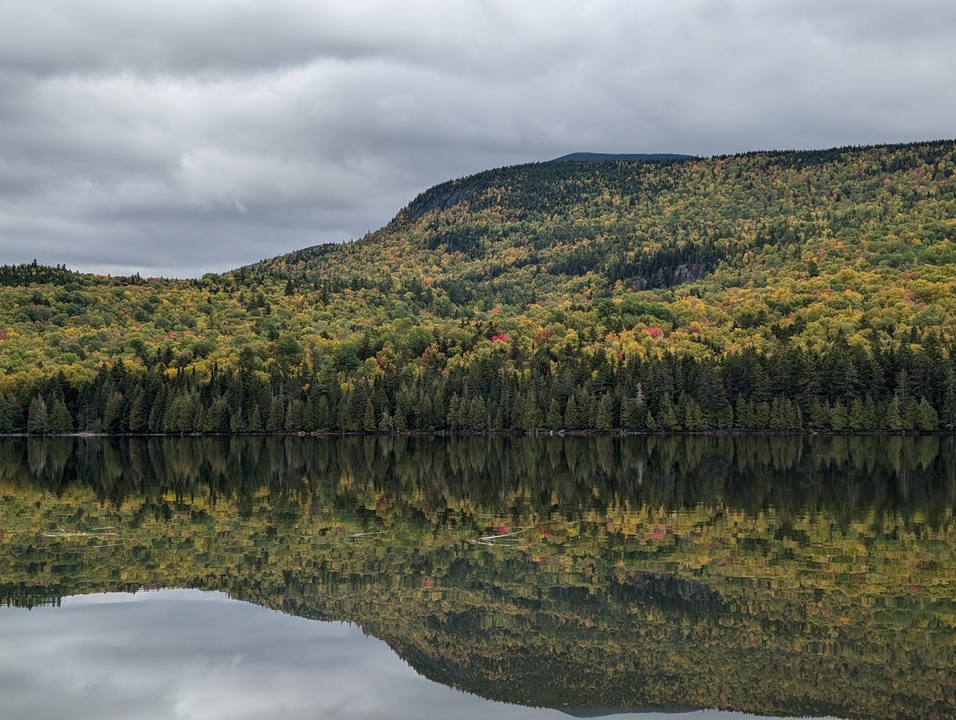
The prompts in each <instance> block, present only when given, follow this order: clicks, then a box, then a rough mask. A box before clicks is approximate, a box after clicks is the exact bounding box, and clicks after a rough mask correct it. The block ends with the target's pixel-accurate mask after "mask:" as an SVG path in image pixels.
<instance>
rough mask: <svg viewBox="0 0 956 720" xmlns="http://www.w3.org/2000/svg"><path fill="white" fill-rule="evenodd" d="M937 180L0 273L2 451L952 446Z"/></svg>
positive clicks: (913, 163) (869, 158)
mask: <svg viewBox="0 0 956 720" xmlns="http://www.w3.org/2000/svg"><path fill="white" fill-rule="evenodd" d="M954 172H956V143H954V142H953V141H939V142H927V143H913V144H908V145H892V146H877V147H862V148H838V149H831V150H823V151H805V152H755V153H748V154H743V155H735V156H726V157H715V158H709V159H698V158H691V159H685V160H677V161H668V162H548V163H537V164H530V165H519V166H515V167H507V168H498V169H493V170H488V171H486V172H482V173H478V174H476V175H473V176H470V177H466V178H460V179H456V180H451V181H449V182H446V183H442V184H440V185H437V186H435V187H433V188H431V189H429V190H426V191H425V192H423V193H422V194H421V195H419V196H418V197H417V198H415V199H414V200H413V201H412V202H411V203H409V204H408V205H407V206H406V207H405V208H403V209H402V210H401V211H399V212H398V214H397V215H396V216H395V218H394V219H393V220H392V221H391V222H390V223H389V224H388V225H386V226H385V227H383V228H382V229H380V230H378V231H376V232H374V233H370V234H369V235H367V236H366V237H364V238H362V239H360V240H358V241H354V242H349V243H343V244H339V245H323V246H318V247H312V248H306V249H303V250H300V251H297V252H293V253H290V254H288V255H283V256H280V257H277V258H272V259H270V260H265V261H263V262H260V263H256V264H254V265H250V266H247V267H243V268H239V269H237V270H235V271H233V272H230V273H225V274H223V275H209V276H205V277H204V278H202V279H201V280H194V281H168V282H167V281H143V280H142V279H140V278H130V279H117V278H112V279H110V278H98V277H93V276H85V275H77V274H74V273H71V272H69V271H68V270H66V269H65V268H42V267H37V266H35V265H34V266H17V267H7V268H4V269H0V283H2V284H3V285H4V287H2V288H0V342H2V343H3V346H2V347H3V350H4V352H3V353H2V354H0V373H2V375H0V431H3V430H4V429H5V430H7V431H10V430H18V429H19V430H29V429H30V405H31V404H33V401H34V400H37V401H40V400H42V401H43V405H45V406H46V407H45V408H44V407H40V405H39V404H37V406H36V407H35V408H34V413H33V416H34V419H35V422H34V423H33V425H32V427H33V428H34V431H38V432H43V431H51V430H55V429H66V428H70V429H99V430H108V431H112V432H119V431H143V430H145V429H151V430H156V431H178V432H184V431H196V430H199V431H213V430H216V431H229V430H240V431H242V430H260V429H261V430H286V429H287V430H305V431H311V430H323V431H339V430H350V431H363V430H365V431H367V430H373V429H374V430H406V429H407V430H423V431H434V430H442V429H446V430H455V431H462V430H464V431H488V430H517V431H529V430H542V429H543V430H562V429H563V430H575V431H607V430H615V429H626V430H639V431H646V430H682V431H696V430H707V429H741V430H767V429H771V430H776V431H796V430H804V429H813V430H830V431H851V430H891V431H901V430H902V431H905V430H934V429H939V428H953V427H954V426H956V366H954V361H953V359H954V358H956V352H954V351H956V345H954V342H956V296H954V292H953V291H954V289H956V284H954V281H953V278H954V277H956V247H954V244H953V240H954V234H956V178H954ZM240 375H242V377H244V378H245V379H244V380H240ZM237 384H238V385H237ZM160 388H165V396H162V397H160ZM237 388H239V389H237ZM187 396H189V397H190V398H191V399H184V398H186V397H187ZM240 396H241V399H240ZM137 397H139V404H138V405H137V409H136V412H135V413H134V404H136V398H137ZM171 397H177V398H180V399H182V400H183V403H185V404H184V405H183V407H182V408H180V410H181V412H180V411H179V410H177V411H175V412H174V411H173V409H172V406H173V404H174V403H172V401H171V400H170V398H171ZM110 398H112V399H113V401H114V402H113V405H112V410H111V411H110V412H108V413H107V407H106V405H107V403H109V401H110ZM159 400H161V401H162V402H161V403H159V405H157V403H158V401H159ZM217 401H219V402H218V404H217ZM214 405H216V407H217V409H216V411H215V413H213V418H214V419H210V413H211V412H212V409H213V406H214ZM300 405H301V407H300ZM54 406H56V408H57V410H58V413H59V421H58V422H56V423H54V422H53V419H52V415H53V407H54ZM61 406H62V407H61ZM64 409H65V410H66V413H64V412H63V410H64ZM44 410H45V412H44ZM256 413H257V414H258V417H256ZM67 414H69V418H67ZM290 414H291V416H292V419H291V420H290V419H289V416H290ZM180 415H183V416H184V417H187V418H188V419H187V420H182V419H178V418H179V416H180ZM150 416H152V419H150ZM144 418H145V419H144Z"/></svg>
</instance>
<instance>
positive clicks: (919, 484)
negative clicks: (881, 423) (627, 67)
mask: <svg viewBox="0 0 956 720" xmlns="http://www.w3.org/2000/svg"><path fill="white" fill-rule="evenodd" d="M954 508H956V448H954V445H953V443H952V441H951V440H949V439H939V438H684V439H673V438H649V439H648V438H624V439H607V438H602V439H583V438H528V439H520V440H508V439H500V438H495V439H487V438H481V439H468V440H432V439H407V438H405V439H376V438H372V439H356V438H346V439H337V440H329V439H313V438H286V439H271V438H270V439H265V438H246V439H238V438H228V439H149V440H123V441H119V440H103V439H50V440H45V441H41V440H30V441H27V440H25V439H5V440H0V601H2V602H3V605H4V606H3V607H0V649H2V652H0V697H2V698H3V700H2V708H0V717H12V718H33V717H36V718H47V717H50V718H53V717H56V718H62V717H71V718H85V717H90V718H92V717H96V718H111V717H117V718H119V717H124V718H126V717H144V718H150V717H157V718H158V717H164V718H165V717H173V716H175V717H188V718H204V719H205V718H218V717H223V718H236V717H243V718H245V717H248V718H267V717H279V716H281V717H285V718H298V717H303V718H305V717H310V718H315V717H339V718H366V717H368V718H372V717H389V718H403V717H409V718H411V717H416V718H423V717H424V718H430V717H435V718H438V717H460V718H487V717H497V718H559V717H568V715H575V716H595V715H606V714H611V713H622V712H623V713H626V714H631V715H635V716H636V715H640V717H642V718H654V717H658V716H664V715H666V716H667V717H674V715H673V714H671V712H672V711H680V712H681V713H686V715H685V717H692V718H720V720H725V719H726V718H732V717H737V716H739V713H752V714H757V715H767V716H812V717H823V716H833V717H845V718H875V719H879V718H887V719H889V718H951V717H954V716H956V523H954V515H953V512H954ZM708 708H716V709H720V710H722V711H723V712H721V713H717V712H715V711H707V710H706V709H708ZM664 711H668V712H664Z"/></svg>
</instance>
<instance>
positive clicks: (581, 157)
mask: <svg viewBox="0 0 956 720" xmlns="http://www.w3.org/2000/svg"><path fill="white" fill-rule="evenodd" d="M694 159H696V156H694V155H679V154H677V153H592V152H576V153H571V154H569V155H562V156H561V157H559V158H555V159H554V160H552V161H551V162H665V161H668V160H694Z"/></svg>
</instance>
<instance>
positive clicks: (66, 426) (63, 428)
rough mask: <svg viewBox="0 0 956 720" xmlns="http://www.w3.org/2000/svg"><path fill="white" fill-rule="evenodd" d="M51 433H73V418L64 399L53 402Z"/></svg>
mask: <svg viewBox="0 0 956 720" xmlns="http://www.w3.org/2000/svg"><path fill="white" fill-rule="evenodd" d="M50 431H51V432H55V433H68V432H73V416H72V415H70V410H69V408H67V406H66V403H65V402H64V401H63V399H62V398H59V397H58V398H56V399H55V400H54V401H53V409H52V410H51V411H50Z"/></svg>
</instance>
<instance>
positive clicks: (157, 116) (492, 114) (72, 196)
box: [0, 0, 956, 277]
mask: <svg viewBox="0 0 956 720" xmlns="http://www.w3.org/2000/svg"><path fill="white" fill-rule="evenodd" d="M954 33H956V3H954V2H952V0H905V2H904V1H903V0H895V1H888V0H840V1H839V2H834V1H833V0H775V1H774V2H767V0H640V1H638V0H454V1H452V0H403V1H402V2H397V1H395V0H392V1H385V0H269V1H268V2H266V1H264V0H263V1H262V2H256V1H255V0H164V2H161V3H144V2H142V0H94V1H93V2H77V1H76V0H37V1H36V2H29V3H27V2H22V1H21V0H0V263H17V262H27V261H30V260H32V259H34V258H36V259H38V260H39V261H40V262H43V263H47V264H59V263H65V264H67V265H68V266H70V267H72V268H76V269H80V270H84V271H93V272H102V273H107V272H110V273H113V274H129V273H132V272H135V271H139V272H141V273H142V274H143V275H165V276H175V277H194V276H199V275H201V274H203V273H205V272H216V271H223V270H227V269H231V268H234V267H237V266H239V265H242V264H246V263H250V262H254V261H256V260H259V259H262V258H266V257H271V256H273V255H277V254H280V253H282V252H287V251H290V250H294V249H298V248H302V247H307V246H310V245H315V244H318V243H324V242H338V241H342V240H348V239H350V238H357V237H361V236H362V235H364V234H365V233H366V232H367V231H370V230H375V229H377V228H378V227H381V226H382V225H383V224H385V223H386V222H388V220H389V219H391V217H392V216H393V215H394V214H395V213H396V212H397V211H398V210H399V209H401V208H402V207H403V206H404V205H406V204H407V203H408V202H409V201H410V200H411V199H412V198H413V197H414V196H415V195H416V194H418V193H419V192H421V191H422V190H425V189H426V188H428V187H430V186H431V185H433V184H435V183H438V182H441V181H443V180H447V179H449V178H453V177H461V176H463V175H468V174H471V173H474V172H477V171H480V170H483V169H486V168H489V167H495V166H500V165H511V164H516V163H521V162H527V161H539V160H548V159H551V158H554V157H557V156H560V155H563V154H566V153H569V152H575V151H592V152H680V153H690V154H699V155H712V154H717V153H732V152H737V151H746V150H758V149H790V148H821V147H832V146H836V145H856V144H870V143H881V142H905V141H912V140H931V139H952V138H956V93H954V92H953V88H954V87H956V43H954V42H953V37H954Z"/></svg>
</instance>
